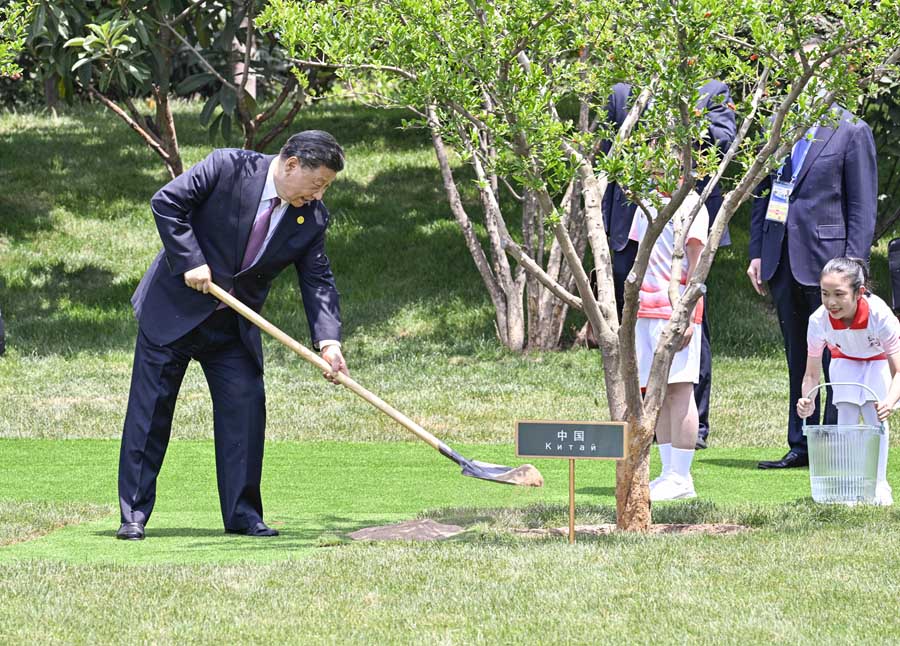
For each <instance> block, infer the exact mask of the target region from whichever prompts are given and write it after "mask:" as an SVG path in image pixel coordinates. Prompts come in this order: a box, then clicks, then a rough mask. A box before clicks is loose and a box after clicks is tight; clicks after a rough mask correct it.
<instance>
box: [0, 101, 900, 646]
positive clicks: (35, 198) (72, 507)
mask: <svg viewBox="0 0 900 646" xmlns="http://www.w3.org/2000/svg"><path fill="white" fill-rule="evenodd" d="M198 110H199V106H196V105H190V104H180V105H179V106H178V113H177V118H178V119H179V140H180V141H181V142H182V145H183V152H184V156H185V159H186V161H187V163H189V164H190V163H194V162H196V161H197V160H199V159H201V158H202V157H203V156H204V155H205V154H206V153H207V152H208V150H209V145H208V144H207V143H206V138H205V134H204V133H202V132H201V131H200V130H199V129H198V128H197V127H196V125H195V124H194V121H193V117H194V116H196V113H197V112H198ZM402 116H403V115H401V114H399V113H394V112H384V111H375V110H371V109H367V108H361V107H354V106H349V105H346V104H342V103H336V102H324V103H320V104H318V105H317V106H316V107H315V108H312V109H310V110H308V111H306V112H305V113H304V114H302V115H301V118H300V119H299V120H298V123H297V126H298V128H324V129H327V130H330V131H332V132H333V133H334V134H335V135H336V136H337V137H338V139H339V140H340V141H342V142H343V143H344V144H345V145H346V149H347V158H348V160H349V165H348V168H347V170H346V171H345V172H344V173H342V174H341V177H340V179H339V181H338V182H337V183H336V184H335V186H334V188H333V189H332V190H331V191H330V192H329V194H328V197H327V200H326V201H327V203H328V205H329V207H330V209H331V211H332V213H333V215H334V222H333V225H332V228H331V230H330V237H329V246H328V253H329V256H330V258H331V260H332V263H333V266H334V269H335V273H336V275H337V280H338V287H339V289H340V291H341V294H342V304H343V314H344V320H345V324H346V340H345V341H346V342H345V348H346V355H347V357H348V361H349V363H350V367H351V371H352V373H353V375H354V377H356V378H357V379H358V380H359V381H360V382H361V383H363V384H364V385H366V386H367V387H369V388H370V389H371V390H373V391H375V392H376V393H378V394H379V395H381V396H382V397H384V398H385V399H386V400H387V401H389V402H390V403H392V404H394V405H395V406H396V407H397V408H399V409H400V410H402V411H404V412H406V413H407V414H409V415H410V416H411V417H413V418H414V419H416V420H417V421H419V422H420V423H422V424H423V425H424V426H425V427H426V428H428V429H429V430H431V431H432V432H434V433H435V434H436V435H438V436H440V437H441V438H443V439H445V440H447V441H448V442H449V443H450V444H451V445H453V446H454V447H456V448H458V449H459V450H460V451H461V452H462V453H463V454H464V455H466V456H467V457H472V458H477V459H482V460H487V461H496V462H501V463H506V464H517V463H518V462H519V461H518V460H516V458H515V456H514V455H513V448H512V430H513V425H514V421H515V420H516V419H527V418H537V419H554V418H557V419H573V420H578V419H599V420H602V419H606V417H607V411H606V404H605V400H604V393H603V381H602V378H601V366H600V361H599V356H598V353H596V352H591V351H585V350H572V351H568V350H567V351H564V352H547V353H531V354H527V355H522V356H519V355H515V354H511V353H509V352H506V351H504V350H503V349H502V348H500V347H499V346H498V344H497V342H496V339H495V337H494V332H493V318H492V315H491V308H490V302H489V300H488V298H487V295H486V292H485V290H484V289H483V287H482V285H481V282H480V279H479V277H478V275H477V272H476V271H475V269H474V267H473V263H472V261H471V259H470V258H469V257H468V255H467V253H466V251H465V248H464V245H463V243H462V238H461V235H460V233H459V231H458V229H457V227H456V225H455V223H454V222H453V220H452V218H451V217H450V215H449V208H448V207H447V204H446V200H445V198H444V196H443V193H442V190H441V183H440V177H439V173H438V171H437V168H436V164H435V163H434V159H433V154H432V152H431V150H430V148H429V145H428V141H427V138H426V137H425V136H424V135H423V133H422V132H419V131H401V130H399V124H400V120H401V118H402ZM0 146H2V151H3V153H2V158H3V163H2V165H0V181H2V182H3V185H4V186H6V187H7V190H5V191H2V192H0V308H2V310H3V314H4V318H5V320H6V325H7V333H8V351H7V355H6V356H5V357H3V358H2V359H0V643H17V642H21V641H24V640H26V639H27V640H29V641H34V640H37V639H39V640H40V641H43V642H48V643H85V644H93V643H111V642H120V641H122V640H127V641H135V642H139V643H144V642H148V643H195V642H198V643H208V642H219V643H225V642H227V643H232V642H234V643H258V642H261V641H267V640H272V641H274V640H278V641H282V642H285V641H286V642H290V643H303V644H307V643H314V644H318V643H340V644H343V643H370V644H384V643H415V644H432V643H436V644H442V643H448V644H450V643H454V644H455V643H490V644H506V643H540V644H544V643H560V644H563V643H579V644H582V643H583V644H593V643H621V642H623V641H634V642H638V643H650V642H654V643H660V642H686V641H699V642H706V643H722V642H725V643H742V644H743V643H746V642H752V643H756V642H797V643H816V642H818V643H821V642H823V641H824V642H828V643H833V642H848V641H852V642H871V643H884V642H888V641H897V637H896V635H897V634H900V626H898V621H900V620H898V618H897V617H898V616H900V607H898V606H900V603H898V599H900V590H898V584H897V583H896V581H897V574H898V572H900V567H898V566H900V563H898V560H900V556H898V555H900V538H898V537H900V533H898V531H897V530H898V525H900V515H898V513H897V512H896V511H894V510H884V509H844V508H834V507H827V506H820V505H815V504H813V503H812V502H811V501H810V500H809V481H808V474H807V472H806V471H805V470H798V471H791V472H788V473H766V472H762V471H759V470H757V469H756V468H755V463H756V461H757V460H759V459H763V458H772V457H776V456H779V455H780V454H781V453H782V452H783V450H784V428H785V413H786V410H787V394H786V391H787V375H786V370H785V365H784V358H783V355H782V351H781V348H780V337H779V334H778V330H777V325H776V323H775V320H774V317H773V316H772V313H771V310H770V308H769V307H768V306H767V305H766V304H765V302H764V301H762V300H761V299H758V298H756V297H755V296H754V295H753V293H752V291H751V289H750V287H749V285H748V284H747V279H746V277H745V275H744V273H743V272H744V269H745V267H746V264H747V258H746V242H747V231H746V227H747V222H746V219H747V214H746V212H744V213H741V214H739V216H738V217H737V218H736V220H735V222H734V225H733V227H732V233H733V238H734V240H735V245H734V246H733V247H732V248H730V249H727V250H724V251H723V252H721V253H720V255H719V258H717V261H716V263H717V264H716V266H715V267H714V270H713V275H712V276H711V279H710V294H711V299H710V312H711V317H712V318H711V322H712V327H713V338H714V345H713V350H714V356H715V360H714V375H715V377H714V380H715V388H714V392H713V403H712V427H713V436H712V440H711V448H710V449H709V450H707V451H704V452H702V453H700V454H699V455H698V459H697V463H696V466H695V481H696V484H697V489H698V492H699V494H700V499H699V500H698V501H697V502H693V503H671V504H665V505H659V506H657V507H656V508H654V518H655V519H656V520H657V521H659V522H738V523H741V524H746V525H748V526H750V527H752V528H753V531H751V532H747V533H744V534H740V535H735V536H722V537H702V536H683V537H671V536H670V537H662V536H656V537H645V536H621V535H616V536H607V537H601V538H584V539H583V540H580V541H579V543H578V544H577V545H576V546H574V547H570V546H568V545H566V544H565V541H564V540H563V539H560V538H549V539H545V540H537V539H529V538H520V537H515V536H513V535H511V534H510V532H509V531H508V530H509V528H511V527H516V526H561V525H564V524H565V523H566V507H565V501H566V499H567V489H566V487H567V483H566V464H565V462H564V461H538V462H537V466H538V467H539V468H540V469H541V471H542V472H543V473H544V475H545V477H546V479H547V485H546V486H545V487H544V488H543V489H542V490H532V489H519V488H515V487H507V486H501V485H495V484H491V483H486V482H482V481H478V480H473V479H470V478H464V477H461V476H460V475H459V474H458V468H457V467H455V466H454V465H453V464H451V463H450V462H449V461H447V460H446V459H444V458H442V457H441V456H439V455H437V454H436V453H435V452H434V451H433V450H431V449H430V448H429V447H427V446H426V445H425V444H423V443H420V442H417V441H412V440H410V437H409V434H408V433H407V432H406V431H405V430H403V429H402V428H399V427H398V426H397V425H396V424H395V423H393V422H392V421H390V420H388V419H387V418H385V417H384V416H381V415H380V414H378V413H377V412H375V411H374V409H372V408H371V407H369V406H368V405H367V404H365V403H364V402H362V401H361V400H359V399H357V398H355V397H354V396H353V395H351V394H350V393H348V392H346V391H344V390H343V389H340V388H335V387H333V386H330V385H329V384H327V383H325V382H324V381H323V380H322V379H321V377H320V376H318V375H317V373H316V371H315V370H313V369H311V368H310V367H309V366H307V365H306V364H304V363H302V362H301V361H300V360H299V359H298V358H297V357H295V356H294V355H293V354H291V353H289V352H288V351H287V350H285V349H283V348H281V347H280V346H277V345H276V344H275V343H274V342H271V341H269V340H268V339H267V340H266V341H265V346H266V348H265V349H266V361H267V395H268V420H269V424H268V429H267V435H268V439H269V442H268V444H267V447H266V460H265V466H264V483H263V487H264V489H263V495H264V502H265V505H266V519H267V520H268V521H269V522H270V523H271V524H272V525H273V526H275V527H277V528H279V529H280V530H281V531H282V535H281V536H280V537H278V538H277V539H274V540H252V539H246V538H243V537H235V536H228V535H225V534H224V533H223V532H222V528H221V520H220V518H219V517H218V503H217V498H216V492H215V475H214V468H213V450H212V445H211V441H210V438H211V435H212V415H211V406H210V403H209V395H208V392H207V390H206V388H205V384H204V382H203V378H202V373H201V372H200V371H199V369H198V368H197V367H196V366H193V367H192V368H191V369H190V370H189V371H188V376H187V379H186V381H185V385H184V388H183V390H182V393H181V397H180V399H179V403H178V407H177V411H176V420H175V430H174V433H173V442H172V445H171V447H170V450H169V454H168V456H167V459H166V464H165V466H164V468H163V472H162V476H161V479H160V488H159V500H158V505H157V509H156V511H155V513H154V516H153V519H152V521H151V523H150V525H149V526H148V539H147V540H146V541H143V542H141V543H125V542H120V541H116V540H114V539H113V534H114V532H115V529H116V527H117V525H118V513H117V507H116V490H115V483H116V463H117V452H118V442H117V439H118V436H119V433H120V430H121V424H122V417H123V414H124V410H125V402H126V398H127V392H128V380H129V376H130V369H131V366H130V363H131V351H132V347H133V343H134V336H135V332H136V326H135V323H134V321H133V319H132V317H131V313H130V307H129V304H128V298H129V296H130V294H131V292H132V291H133V289H134V287H135V286H136V284H137V281H138V280H139V279H140V276H141V274H142V273H143V271H144V269H145V268H146V266H147V265H148V264H149V262H150V259H151V258H152V257H153V255H154V254H155V253H156V251H157V249H158V248H159V241H158V237H157V234H156V231H155V227H154V225H153V222H152V218H151V216H150V213H149V208H148V201H149V198H150V196H151V195H152V194H153V192H154V191H155V190H156V189H157V188H158V187H159V186H160V185H162V184H163V183H164V182H165V179H166V178H165V175H164V172H163V171H162V166H161V164H158V163H157V162H156V160H155V159H154V158H153V157H152V155H151V154H150V153H149V152H147V151H146V150H145V149H144V148H143V147H142V146H141V145H140V143H139V142H138V140H137V139H136V138H135V137H134V136H133V135H132V133H130V132H128V131H127V129H126V128H124V127H120V126H119V124H117V123H114V122H112V121H110V120H109V118H108V117H107V116H106V115H105V114H103V113H101V112H98V111H94V110H88V109H75V110H72V111H70V112H65V113H62V114H61V115H60V116H58V117H50V116H41V115H38V116H34V115H32V116H29V115H12V114H3V115H0ZM464 200H465V201H466V203H467V204H468V205H470V206H471V207H472V208H473V211H474V210H475V209H476V203H477V196H476V195H475V193H474V191H471V190H470V191H468V192H467V193H465V194H464ZM478 226H479V227H480V225H478ZM479 231H480V228H479ZM884 252H885V249H884V248H882V247H880V248H879V249H877V250H876V253H875V263H874V269H875V275H876V279H878V281H879V282H880V283H881V284H883V285H887V281H886V278H885V276H886V264H887V263H886V260H885V257H884ZM883 295H886V292H883ZM264 314H265V315H266V316H267V317H268V318H270V319H271V320H272V321H273V322H275V323H276V324H277V325H279V326H280V327H282V328H283V329H285V330H286V331H288V332H289V333H292V334H294V335H295V336H297V337H298V338H300V339H301V340H303V339H305V338H307V331H306V330H305V329H304V328H305V322H304V320H305V319H304V317H303V314H302V309H301V307H300V303H299V298H298V296H297V290H296V288H295V277H294V276H291V275H289V273H286V274H285V275H283V276H282V277H281V278H280V279H279V281H278V284H277V285H276V286H275V288H274V289H273V292H272V295H271V297H270V299H269V302H268V304H267V306H266V310H265V312H264ZM581 322H582V319H580V318H579V316H578V315H577V314H573V315H572V317H571V319H570V321H569V322H568V323H567V332H566V337H567V338H571V337H572V335H573V330H575V329H577V327H578V326H580V324H581ZM895 442H896V440H895ZM897 464H898V462H897V461H896V460H893V465H892V470H891V479H892V480H893V482H894V484H895V486H900V469H898V467H897V466H896V465H897ZM654 466H655V467H656V468H658V466H657V463H656V461H655V460H654ZM613 484H614V478H613V465H612V464H611V463H606V462H587V461H585V462H582V463H579V465H578V470H577V491H578V493H577V504H578V520H579V522H580V523H591V522H610V521H611V520H612V518H613V502H614V501H613V495H612V494H613ZM426 516H427V517H430V518H435V519H437V520H444V521H454V522H459V523H461V524H463V525H465V526H466V527H467V528H468V531H467V532H465V533H464V534H462V535H460V536H459V537H456V538H454V539H451V540H449V541H446V542H442V543H439V544H424V545H411V544H358V543H351V542H350V541H348V540H347V539H346V537H345V534H346V532H348V531H352V530H353V529H357V528H360V527H364V526H367V525H372V524H380V523H386V522H392V521H398V520H404V519H409V518H415V517H426Z"/></svg>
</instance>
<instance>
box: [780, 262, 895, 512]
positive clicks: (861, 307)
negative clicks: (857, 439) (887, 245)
mask: <svg viewBox="0 0 900 646" xmlns="http://www.w3.org/2000/svg"><path fill="white" fill-rule="evenodd" d="M867 273H868V272H867V270H866V264H865V261H863V260H861V259H859V258H835V259H833V260H831V261H829V262H828V263H827V264H826V265H825V267H824V268H823V269H822V274H821V277H820V280H819V285H820V287H821V290H822V305H821V307H819V308H818V309H817V310H816V311H815V312H813V314H812V316H810V317H809V328H808V332H807V336H806V341H807V359H806V374H805V375H804V376H803V393H804V394H806V393H808V392H809V391H810V390H811V389H813V388H815V387H816V386H817V385H818V384H819V376H820V374H821V371H822V351H823V350H824V349H825V347H826V346H827V347H828V349H829V351H830V352H831V370H830V379H831V380H832V381H833V382H848V381H849V382H855V383H859V384H865V385H866V386H868V387H869V388H871V389H872V390H873V391H874V392H875V393H876V394H877V395H878V400H877V401H873V399H872V393H870V392H869V391H867V390H866V389H864V388H860V387H858V386H833V387H832V389H833V392H834V403H835V405H836V406H837V409H838V424H840V425H854V424H858V423H859V418H860V415H861V416H862V418H863V420H864V421H865V423H866V424H869V425H872V426H877V425H878V422H879V421H881V422H883V423H884V435H883V436H882V437H881V446H880V451H879V456H878V476H877V483H876V485H875V504H877V505H891V504H893V497H892V495H891V486H890V485H889V484H888V481H887V457H888V423H887V418H888V416H889V415H890V414H891V411H892V410H893V409H894V407H895V406H896V404H897V401H898V400H900V321H898V320H897V317H896V316H895V315H894V313H893V312H892V311H891V308H890V307H888V305H887V304H886V303H885V302H884V301H883V300H881V299H880V298H878V296H876V295H875V294H872V293H869V292H868V291H867V290H866V279H867V277H868V276H867ZM812 412H813V401H812V399H809V398H806V397H801V398H800V399H799V400H798V401H797V414H798V415H800V417H803V418H806V417H809V416H810V415H811V414H812Z"/></svg>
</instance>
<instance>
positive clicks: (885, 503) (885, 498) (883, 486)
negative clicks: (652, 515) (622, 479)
mask: <svg viewBox="0 0 900 646" xmlns="http://www.w3.org/2000/svg"><path fill="white" fill-rule="evenodd" d="M650 499H651V500H652V499H653V496H650ZM873 504H875V505H880V506H882V507H890V506H891V505H893V504H894V497H893V495H891V485H889V484H888V481H887V480H881V481H879V482H878V483H877V484H876V485H875V500H874V501H873Z"/></svg>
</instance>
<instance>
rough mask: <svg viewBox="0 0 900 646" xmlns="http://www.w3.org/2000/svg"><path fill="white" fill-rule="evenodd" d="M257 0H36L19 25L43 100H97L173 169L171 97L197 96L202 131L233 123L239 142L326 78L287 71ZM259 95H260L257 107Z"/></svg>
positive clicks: (265, 128) (176, 170) (258, 141)
mask: <svg viewBox="0 0 900 646" xmlns="http://www.w3.org/2000/svg"><path fill="white" fill-rule="evenodd" d="M260 4H261V3H260V2H255V1H254V0H244V1H241V2H222V1H218V0H161V1H158V2H150V1H148V0H142V1H136V2H110V1H103V2H93V1H89V0H76V1H74V2H66V3H57V2H47V1H42V2H39V3H37V4H36V6H35V8H34V11H33V13H32V19H31V21H30V24H29V25H28V44H29V47H30V49H31V52H32V56H33V59H34V63H35V67H36V70H35V71H36V74H37V76H38V79H39V81H41V82H43V84H44V86H45V90H46V92H47V93H48V95H52V96H51V97H50V103H53V102H54V101H55V100H56V98H57V97H59V98H62V99H64V100H67V101H70V100H72V99H73V98H75V97H76V96H77V95H79V94H86V95H88V96H89V97H90V98H91V99H93V100H96V101H99V102H101V103H102V104H103V105H105V106H106V107H107V108H108V109H109V110H110V111H111V112H112V113H114V114H115V115H116V116H117V117H118V118H119V119H121V120H122V121H124V122H125V123H126V124H127V125H128V126H129V127H131V128H132V129H133V130H134V131H135V132H136V133H137V134H138V135H139V136H140V137H141V138H142V139H143V140H144V141H145V143H146V144H147V146H149V147H150V148H151V149H152V150H153V151H155V152H156V153H157V155H159V157H160V158H161V159H162V161H163V163H164V164H165V165H166V168H167V170H168V171H169V174H170V175H171V176H173V177H174V176H176V175H178V174H180V173H181V172H182V170H183V164H182V161H181V155H180V152H179V149H178V137H177V131H176V124H175V121H174V118H173V115H172V110H171V108H170V106H169V100H170V98H171V97H173V96H191V95H194V94H200V95H201V96H203V97H204V98H205V103H204V106H203V110H202V111H201V114H200V119H201V121H202V122H203V124H204V125H205V126H207V127H208V129H209V133H210V141H213V140H214V139H215V138H216V137H217V136H219V135H221V137H222V138H223V139H224V140H225V141H226V142H231V141H233V130H237V131H238V132H239V134H240V136H241V140H242V141H241V144H242V145H243V147H245V148H254V149H263V148H265V147H266V146H268V145H269V144H270V143H271V142H272V141H273V140H275V139H276V138H278V137H279V136H280V135H281V134H282V133H283V132H284V131H285V129H286V128H288V127H289V126H290V125H291V123H292V122H293V119H294V117H295V116H296V114H297V113H298V111H299V110H300V109H301V108H302V106H303V105H304V104H305V103H306V102H307V101H308V100H309V98H310V96H311V95H315V94H316V93H321V92H322V91H323V90H325V89H327V88H328V87H329V85H330V80H329V78H328V76H327V75H324V77H323V76H322V75H320V74H319V73H318V72H315V71H310V72H308V73H303V72H301V73H300V74H299V75H298V74H294V73H293V72H292V69H291V67H292V66H291V65H289V64H288V63H287V62H286V61H285V60H284V53H283V50H282V48H281V45H280V44H279V42H278V41H277V40H276V39H274V38H272V37H269V38H260V37H259V35H258V34H257V32H256V29H255V27H254V23H253V18H254V15H255V12H256V11H258V9H259V5H260ZM245 70H246V73H245ZM298 78H299V79H302V82H301V81H299V80H298ZM258 99H259V100H260V101H262V100H266V101H268V102H269V105H268V106H267V107H266V108H265V109H263V108H262V107H261V105H260V103H259V102H258Z"/></svg>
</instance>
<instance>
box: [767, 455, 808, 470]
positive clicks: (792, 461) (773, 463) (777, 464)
mask: <svg viewBox="0 0 900 646" xmlns="http://www.w3.org/2000/svg"><path fill="white" fill-rule="evenodd" d="M757 466H758V467H759V468H760V469H793V468H796V467H808V466H809V457H808V456H807V455H800V454H799V453H794V452H793V451H788V452H787V455H785V456H784V457H783V458H781V459H780V460H763V461H762V462H760V463H759V464H758V465H757Z"/></svg>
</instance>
